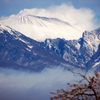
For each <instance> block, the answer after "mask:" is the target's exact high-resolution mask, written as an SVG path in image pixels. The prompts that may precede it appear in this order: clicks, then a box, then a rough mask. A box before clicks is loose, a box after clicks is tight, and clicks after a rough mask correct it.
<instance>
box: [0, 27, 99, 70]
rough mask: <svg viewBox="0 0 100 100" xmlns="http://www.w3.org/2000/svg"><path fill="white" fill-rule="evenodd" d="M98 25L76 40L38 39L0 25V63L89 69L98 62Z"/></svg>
mask: <svg viewBox="0 0 100 100" xmlns="http://www.w3.org/2000/svg"><path fill="white" fill-rule="evenodd" d="M99 62H100V28H98V29H97V30H94V31H91V32H88V31H85V32H84V33H83V36H82V37H81V38H80V39H78V40H65V39H60V38H57V39H46V40H45V41H44V42H37V41H35V40H33V39H31V38H28V37H26V36H25V35H23V34H22V33H20V32H18V31H15V30H14V29H12V28H10V27H8V26H4V25H0V67H8V68H15V69H30V70H33V71H41V70H42V69H44V68H45V67H55V66H56V67H57V66H63V67H64V68H69V69H73V68H81V69H86V70H89V69H90V68H91V67H97V66H100V63H99Z"/></svg>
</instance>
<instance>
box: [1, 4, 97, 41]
mask: <svg viewBox="0 0 100 100" xmlns="http://www.w3.org/2000/svg"><path fill="white" fill-rule="evenodd" d="M20 15H21V16H23V17H24V19H22V18H21V19H20V17H18V16H20ZM25 15H34V16H44V17H50V18H51V17H52V18H58V19H60V20H62V21H65V22H68V23H69V24H71V25H72V27H71V26H69V25H65V24H62V23H58V22H54V21H49V22H46V21H43V20H40V19H39V20H37V19H36V18H32V17H28V18H27V17H25ZM20 20H21V21H20ZM22 21H25V22H24V23H20V22H22ZM0 23H3V24H5V25H8V26H11V27H12V28H14V29H16V30H18V31H19V32H22V33H24V34H25V35H26V36H28V37H30V38H32V39H35V40H45V39H46V38H65V39H69V40H70V39H78V38H80V37H81V36H82V32H83V31H85V30H89V31H90V30H93V29H95V28H96V27H97V24H96V23H95V13H94V12H93V11H92V10H91V9H88V8H80V9H77V8H75V7H74V6H73V5H71V4H62V5H58V6H51V7H49V8H45V9H44V8H40V9H39V8H33V9H24V10H22V11H20V13H18V14H17V17H16V15H15V16H11V17H10V18H8V19H4V20H2V21H0ZM30 23H31V24H30Z"/></svg>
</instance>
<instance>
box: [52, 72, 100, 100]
mask: <svg viewBox="0 0 100 100" xmlns="http://www.w3.org/2000/svg"><path fill="white" fill-rule="evenodd" d="M79 75H80V76H81V77H82V78H83V80H84V81H81V82H79V83H78V84H72V85H71V84H68V85H69V87H70V89H69V90H64V89H61V90H57V92H56V93H52V97H51V100H100V74H99V72H95V74H94V76H91V77H87V76H85V75H81V74H79Z"/></svg>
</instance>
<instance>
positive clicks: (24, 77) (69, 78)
mask: <svg viewBox="0 0 100 100" xmlns="http://www.w3.org/2000/svg"><path fill="white" fill-rule="evenodd" d="M79 78H80V77H79V76H78V75H75V74H73V73H72V72H70V71H68V70H64V69H63V68H61V67H59V68H52V69H44V70H43V71H42V72H39V73H35V72H25V71H16V70H10V69H0V100H50V96H51V94H50V92H55V91H56V90H57V89H62V88H67V83H68V82H71V83H73V82H75V81H77V80H78V79H79Z"/></svg>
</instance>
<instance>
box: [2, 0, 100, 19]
mask: <svg viewBox="0 0 100 100" xmlns="http://www.w3.org/2000/svg"><path fill="white" fill-rule="evenodd" d="M68 3H71V4H72V5H74V6H75V7H76V8H82V7H84V8H90V9H92V10H93V11H94V12H95V14H96V18H97V19H98V20H100V0H0V16H8V15H11V14H16V13H18V12H19V11H20V10H22V9H24V8H47V7H49V6H53V5H61V4H68Z"/></svg>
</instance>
